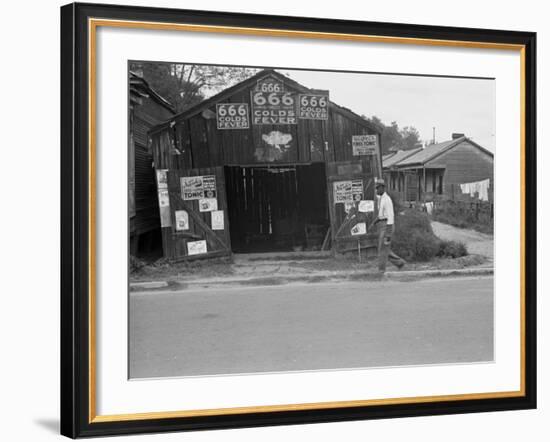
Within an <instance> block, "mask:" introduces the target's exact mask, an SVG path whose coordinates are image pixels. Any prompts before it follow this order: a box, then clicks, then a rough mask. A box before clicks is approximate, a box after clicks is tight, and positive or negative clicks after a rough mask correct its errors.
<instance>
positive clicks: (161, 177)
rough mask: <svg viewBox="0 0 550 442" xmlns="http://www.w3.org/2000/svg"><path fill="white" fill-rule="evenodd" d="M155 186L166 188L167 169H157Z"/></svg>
mask: <svg viewBox="0 0 550 442" xmlns="http://www.w3.org/2000/svg"><path fill="white" fill-rule="evenodd" d="M157 188H158V189H159V190H160V189H168V169H158V170H157Z"/></svg>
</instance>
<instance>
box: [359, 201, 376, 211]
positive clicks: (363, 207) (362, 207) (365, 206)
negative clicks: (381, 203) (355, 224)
mask: <svg viewBox="0 0 550 442" xmlns="http://www.w3.org/2000/svg"><path fill="white" fill-rule="evenodd" d="M358 209H359V212H362V213H369V212H374V201H373V200H363V201H360V202H359V208H358Z"/></svg>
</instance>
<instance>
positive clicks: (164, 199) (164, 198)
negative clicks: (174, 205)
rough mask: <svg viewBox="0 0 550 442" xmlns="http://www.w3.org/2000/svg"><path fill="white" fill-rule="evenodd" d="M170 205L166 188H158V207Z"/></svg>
mask: <svg viewBox="0 0 550 442" xmlns="http://www.w3.org/2000/svg"><path fill="white" fill-rule="evenodd" d="M169 205H170V197H169V196H168V190H159V207H168V206H169Z"/></svg>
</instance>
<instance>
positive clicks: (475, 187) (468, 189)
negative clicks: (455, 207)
mask: <svg viewBox="0 0 550 442" xmlns="http://www.w3.org/2000/svg"><path fill="white" fill-rule="evenodd" d="M489 185H490V180H489V178H487V179H486V180H482V181H475V182H473V183H464V184H461V185H460V191H461V192H462V193H468V194H469V195H470V196H471V197H472V198H475V196H476V194H477V197H478V198H479V199H480V200H482V201H489Z"/></svg>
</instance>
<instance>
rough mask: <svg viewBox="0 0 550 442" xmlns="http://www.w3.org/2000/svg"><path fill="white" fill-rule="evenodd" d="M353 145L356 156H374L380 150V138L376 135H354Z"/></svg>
mask: <svg viewBox="0 0 550 442" xmlns="http://www.w3.org/2000/svg"><path fill="white" fill-rule="evenodd" d="M351 144H352V148H353V155H354V156H361V155H374V154H376V150H377V148H378V136H376V135H353V136H352V137H351Z"/></svg>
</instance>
